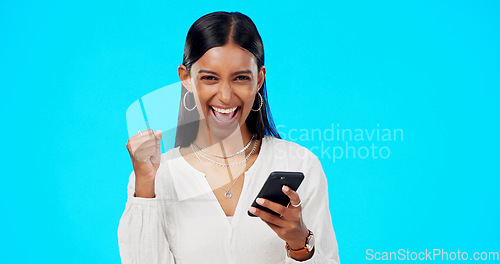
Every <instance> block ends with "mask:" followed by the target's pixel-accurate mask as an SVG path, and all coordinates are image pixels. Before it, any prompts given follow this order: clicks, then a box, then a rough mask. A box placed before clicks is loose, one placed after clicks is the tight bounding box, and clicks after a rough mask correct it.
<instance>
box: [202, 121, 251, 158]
mask: <svg viewBox="0 0 500 264" xmlns="http://www.w3.org/2000/svg"><path fill="white" fill-rule="evenodd" d="M251 138H252V133H250V130H249V129H248V127H247V126H246V124H244V125H243V126H241V127H240V126H238V127H237V128H236V129H234V131H232V132H230V133H228V135H223V136H221V135H216V134H215V133H213V132H212V131H211V130H210V128H209V127H207V125H206V124H205V122H200V126H199V129H198V134H197V136H196V139H195V142H196V144H197V145H198V146H200V147H202V148H205V149H207V150H208V151H210V152H211V153H214V154H218V155H230V154H233V153H236V152H237V151H239V150H241V149H242V148H243V147H244V146H246V145H247V144H248V142H250V140H251Z"/></svg>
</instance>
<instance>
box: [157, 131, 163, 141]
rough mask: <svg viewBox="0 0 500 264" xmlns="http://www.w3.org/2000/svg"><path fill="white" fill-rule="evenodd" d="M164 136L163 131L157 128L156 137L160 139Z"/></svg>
mask: <svg viewBox="0 0 500 264" xmlns="http://www.w3.org/2000/svg"><path fill="white" fill-rule="evenodd" d="M162 136H163V133H162V132H161V130H156V132H155V138H156V139H158V140H160V139H161V138H162Z"/></svg>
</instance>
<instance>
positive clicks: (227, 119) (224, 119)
mask: <svg viewBox="0 0 500 264" xmlns="http://www.w3.org/2000/svg"><path fill="white" fill-rule="evenodd" d="M210 109H211V111H210V112H212V116H213V117H214V120H215V121H216V122H217V123H218V124H220V125H227V124H230V123H232V122H233V121H234V120H235V119H236V117H237V116H238V113H239V112H240V109H241V107H240V106H235V107H231V108H220V107H216V106H211V107H210Z"/></svg>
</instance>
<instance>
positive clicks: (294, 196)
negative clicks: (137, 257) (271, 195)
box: [281, 185, 300, 208]
mask: <svg viewBox="0 0 500 264" xmlns="http://www.w3.org/2000/svg"><path fill="white" fill-rule="evenodd" d="M281 189H282V190H283V193H285V194H286V196H288V197H289V198H290V203H291V204H295V205H297V204H299V203H300V197H299V195H298V194H297V192H295V191H294V190H292V188H290V187H288V186H286V185H283V188H281ZM299 207H300V206H299ZM299 207H297V208H299ZM292 208H295V207H293V206H292Z"/></svg>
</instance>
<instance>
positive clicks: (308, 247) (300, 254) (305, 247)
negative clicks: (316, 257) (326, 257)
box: [285, 230, 315, 260]
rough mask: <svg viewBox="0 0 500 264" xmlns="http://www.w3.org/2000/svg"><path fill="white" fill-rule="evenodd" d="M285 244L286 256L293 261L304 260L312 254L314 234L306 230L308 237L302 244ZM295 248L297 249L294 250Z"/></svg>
mask: <svg viewBox="0 0 500 264" xmlns="http://www.w3.org/2000/svg"><path fill="white" fill-rule="evenodd" d="M293 243H294V244H293V245H291V244H289V243H288V242H287V243H286V246H285V247H286V250H287V256H288V257H291V258H293V259H295V260H306V259H309V258H311V257H312V255H313V254H314V244H315V243H314V234H313V233H312V232H311V231H310V230H308V235H307V237H306V238H305V240H304V241H303V242H293ZM294 247H297V248H294Z"/></svg>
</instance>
